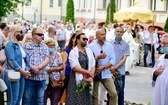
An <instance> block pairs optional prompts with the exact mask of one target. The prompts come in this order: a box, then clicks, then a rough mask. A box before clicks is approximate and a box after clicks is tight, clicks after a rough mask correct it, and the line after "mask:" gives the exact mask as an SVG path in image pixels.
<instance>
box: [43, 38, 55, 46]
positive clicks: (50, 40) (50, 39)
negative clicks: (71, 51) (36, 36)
mask: <svg viewBox="0 0 168 105" xmlns="http://www.w3.org/2000/svg"><path fill="white" fill-rule="evenodd" d="M44 43H45V44H46V45H49V44H50V43H54V44H55V40H54V39H52V38H48V39H46V40H44Z"/></svg>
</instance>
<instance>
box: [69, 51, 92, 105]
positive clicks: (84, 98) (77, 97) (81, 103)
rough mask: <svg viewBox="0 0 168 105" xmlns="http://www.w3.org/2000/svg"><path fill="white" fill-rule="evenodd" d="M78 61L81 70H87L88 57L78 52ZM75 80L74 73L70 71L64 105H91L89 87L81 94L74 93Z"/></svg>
mask: <svg viewBox="0 0 168 105" xmlns="http://www.w3.org/2000/svg"><path fill="white" fill-rule="evenodd" d="M78 61H79V63H80V66H81V67H82V68H83V69H86V70H87V69H88V61H89V60H88V56H87V55H86V52H85V54H84V53H82V52H79V58H78ZM75 90H76V79H75V71H74V70H71V73H70V77H69V85H68V88H67V97H66V105H92V96H91V94H90V93H89V87H86V89H84V90H83V91H82V92H80V93H76V92H75Z"/></svg>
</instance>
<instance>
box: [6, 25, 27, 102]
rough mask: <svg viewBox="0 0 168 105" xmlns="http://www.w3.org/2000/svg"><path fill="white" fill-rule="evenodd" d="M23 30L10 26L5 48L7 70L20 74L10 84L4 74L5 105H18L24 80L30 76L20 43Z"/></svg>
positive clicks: (19, 27)
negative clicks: (5, 86)
mask: <svg viewBox="0 0 168 105" xmlns="http://www.w3.org/2000/svg"><path fill="white" fill-rule="evenodd" d="M23 37H24V36H23V28H22V27H21V26H17V25H16V26H12V27H11V28H10V30H9V34H8V37H7V41H8V42H7V44H6V46H5V54H6V66H7V70H6V71H9V70H14V71H16V72H20V74H21V78H20V79H19V80H18V81H16V82H12V81H10V80H9V79H8V73H7V72H5V78H4V79H5V82H6V85H7V87H8V89H7V100H8V101H7V105H20V101H21V99H22V96H23V91H24V87H25V79H24V78H27V77H28V76H30V72H29V71H28V70H30V65H29V61H28V56H27V55H26V53H25V51H24V50H23V48H22V46H21V44H20V41H22V39H23Z"/></svg>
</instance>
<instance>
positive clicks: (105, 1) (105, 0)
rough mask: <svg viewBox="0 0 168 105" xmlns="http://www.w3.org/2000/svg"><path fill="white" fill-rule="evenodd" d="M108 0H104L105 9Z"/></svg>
mask: <svg viewBox="0 0 168 105" xmlns="http://www.w3.org/2000/svg"><path fill="white" fill-rule="evenodd" d="M106 4H107V0H103V9H106Z"/></svg>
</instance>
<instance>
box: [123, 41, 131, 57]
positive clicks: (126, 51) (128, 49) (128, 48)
mask: <svg viewBox="0 0 168 105" xmlns="http://www.w3.org/2000/svg"><path fill="white" fill-rule="evenodd" d="M124 51H125V53H124V55H127V56H129V55H130V46H129V44H128V43H126V47H125V50H124Z"/></svg>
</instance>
